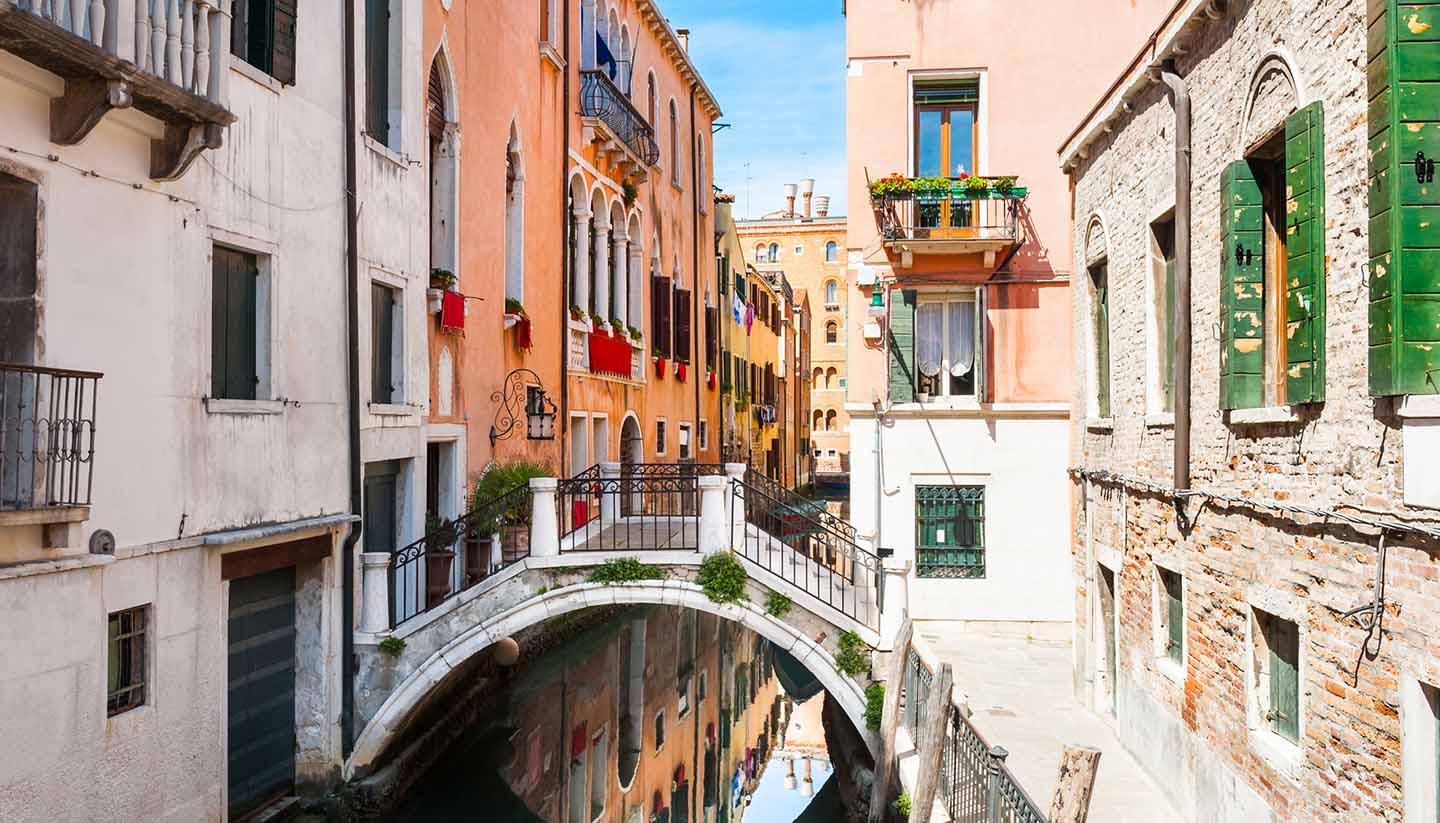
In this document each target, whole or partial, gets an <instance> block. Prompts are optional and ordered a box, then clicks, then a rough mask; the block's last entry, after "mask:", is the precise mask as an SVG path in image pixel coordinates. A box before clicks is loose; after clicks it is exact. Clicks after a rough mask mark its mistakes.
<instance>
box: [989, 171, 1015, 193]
mask: <svg viewBox="0 0 1440 823" xmlns="http://www.w3.org/2000/svg"><path fill="white" fill-rule="evenodd" d="M990 190H991V191H993V192H996V193H997V194H1009V193H1010V192H1012V191H1014V190H1015V178H1014V177H1011V176H1009V175H1006V176H1004V177H996V178H994V179H992V180H991V181H990Z"/></svg>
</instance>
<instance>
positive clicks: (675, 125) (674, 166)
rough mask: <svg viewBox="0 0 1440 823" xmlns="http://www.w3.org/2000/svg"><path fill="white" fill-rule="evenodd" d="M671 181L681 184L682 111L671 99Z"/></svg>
mask: <svg viewBox="0 0 1440 823" xmlns="http://www.w3.org/2000/svg"><path fill="white" fill-rule="evenodd" d="M670 182H671V183H673V184H675V185H676V186H679V185H680V113H679V111H678V110H677V109H676V108H675V101H674V100H671V101H670Z"/></svg>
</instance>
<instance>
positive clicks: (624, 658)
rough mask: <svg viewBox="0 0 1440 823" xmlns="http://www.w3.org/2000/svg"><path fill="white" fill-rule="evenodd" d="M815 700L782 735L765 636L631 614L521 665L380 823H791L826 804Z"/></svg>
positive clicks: (788, 715) (690, 615)
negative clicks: (790, 739) (814, 800)
mask: <svg viewBox="0 0 1440 823" xmlns="http://www.w3.org/2000/svg"><path fill="white" fill-rule="evenodd" d="M821 700H823V697H819V698H814V699H813V700H811V701H810V702H809V703H807V704H805V705H804V706H802V707H800V708H801V713H800V715H799V716H796V717H794V718H793V720H794V721H795V722H794V723H792V712H793V711H794V710H795V708H796V707H795V706H794V704H793V702H792V701H791V700H790V699H789V698H788V697H786V696H785V694H784V691H783V689H782V688H781V687H780V685H779V683H778V681H777V679H776V677H775V669H774V650H773V649H772V647H771V646H770V644H769V643H768V642H766V641H765V640H764V639H763V638H761V637H759V636H758V635H756V634H754V633H752V632H750V631H748V630H746V629H744V628H743V627H741V626H739V625H738V624H734V623H729V622H726V621H723V620H720V619H719V618H716V617H714V616H713V615H707V614H702V613H697V612H694V611H690V610H687V609H675V608H667V607H649V608H640V609H635V610H633V611H629V612H626V613H625V614H624V615H623V616H621V617H619V618H617V619H614V620H611V621H610V622H608V623H606V624H604V625H602V626H599V627H597V628H595V629H592V630H591V631H589V632H587V633H585V634H583V635H581V636H580V637H578V638H576V639H575V640H572V641H570V642H568V643H567V644H565V645H564V646H563V647H561V648H559V649H556V650H554V651H551V652H548V653H546V654H544V655H543V656H540V657H537V658H532V659H529V660H526V661H522V664H521V667H520V668H519V669H518V670H517V671H515V673H514V675H513V677H512V678H511V679H510V680H509V681H508V682H507V683H506V684H505V687H504V692H503V694H502V695H500V697H499V699H498V700H495V701H494V705H495V706H496V707H497V710H496V711H495V712H493V713H491V714H490V715H489V716H487V717H486V718H485V720H484V721H482V723H481V725H480V726H478V727H476V728H473V729H470V730H468V731H467V732H466V733H465V734H464V735H463V736H462V737H461V739H460V740H461V742H460V743H458V744H457V745H456V746H455V747H454V748H453V749H452V750H451V751H450V752H447V753H446V755H445V756H443V757H442V758H441V759H440V764H441V765H439V766H437V767H436V768H434V769H432V770H431V771H430V772H429V773H428V774H426V775H425V776H424V777H422V778H421V780H420V781H419V783H418V784H417V785H416V787H415V789H414V790H413V791H412V792H411V794H410V796H409V797H408V798H407V799H406V800H405V801H404V802H403V803H402V804H401V809H400V810H399V812H398V813H397V814H395V815H393V816H391V817H389V818H388V819H391V820H395V821H400V822H401V823H420V821H426V822H427V823H428V822H429V821H441V820H443V821H461V820H477V821H479V820H483V821H486V823H491V822H492V821H495V822H496V823H500V822H502V821H517V823H518V821H526V822H527V823H528V821H545V823H598V822H599V821H614V823H646V821H649V822H650V823H689V821H692V820H693V821H698V823H732V822H733V823H738V822H739V821H741V820H746V821H752V823H790V821H793V820H795V819H797V816H798V815H799V814H800V813H801V812H802V811H804V810H805V809H806V807H807V806H809V805H810V801H811V797H810V795H811V794H812V793H818V794H817V796H829V795H833V791H826V790H828V789H831V788H832V785H831V784H832V783H833V781H827V778H828V776H829V775H830V765H829V763H828V761H827V760H826V759H825V755H824V737H823V732H820V731H818V730H819V726H820V724H819V719H818V718H819V714H818V711H819V710H818V706H819V704H820V702H821ZM487 702H488V701H487ZM812 706H813V707H814V708H813V709H812ZM812 713H813V719H809V718H808V715H809V714H812ZM787 728H803V729H805V730H806V732H805V733H804V734H802V735H801V736H802V737H804V738H805V743H804V745H803V746H801V747H799V748H786V747H785V745H784V742H785V737H786V730H787ZM817 734H818V738H817ZM817 740H818V742H817ZM794 769H800V770H802V771H804V774H805V775H808V776H809V778H810V781H811V782H810V783H809V785H808V786H807V785H806V784H805V783H804V782H803V781H804V775H802V776H801V777H799V778H798V781H799V782H797V779H796V778H795V777H794V775H795V774H797V772H795V771H793V770H794ZM807 769H808V771H805V770H807ZM787 784H788V785H790V786H793V787H795V788H793V789H787V788H786V786H787ZM822 785H824V786H825V789H826V790H822V789H821V786H822ZM816 812H817V809H815V808H811V809H810V813H811V815H812V816H813V815H814V814H815V813H816ZM806 819H807V820H808V819H812V817H811V816H807V817H806ZM813 819H825V820H838V819H839V815H838V811H837V812H836V813H835V815H834V816H831V815H828V814H827V815H825V816H823V817H814V818H813Z"/></svg>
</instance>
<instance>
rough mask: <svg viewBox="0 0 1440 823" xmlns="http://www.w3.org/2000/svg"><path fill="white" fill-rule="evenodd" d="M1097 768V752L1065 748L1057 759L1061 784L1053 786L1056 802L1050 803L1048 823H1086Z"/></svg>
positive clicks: (1098, 762)
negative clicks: (1058, 760)
mask: <svg viewBox="0 0 1440 823" xmlns="http://www.w3.org/2000/svg"><path fill="white" fill-rule="evenodd" d="M1099 768H1100V750H1099V749H1092V748H1090V747H1089V746H1066V747H1065V751H1064V752H1062V753H1061V755H1060V782H1058V783H1057V784H1055V798H1054V799H1053V800H1052V801H1051V802H1050V815H1049V820H1050V823H1085V821H1086V820H1087V819H1088V818H1089V817H1090V796H1091V795H1092V794H1093V793H1094V791H1095V772H1096V771H1097V770H1098V769H1099Z"/></svg>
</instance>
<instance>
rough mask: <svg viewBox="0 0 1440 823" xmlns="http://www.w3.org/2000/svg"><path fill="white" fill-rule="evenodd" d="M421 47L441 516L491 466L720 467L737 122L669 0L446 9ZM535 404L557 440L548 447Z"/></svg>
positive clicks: (433, 460) (428, 19)
mask: <svg viewBox="0 0 1440 823" xmlns="http://www.w3.org/2000/svg"><path fill="white" fill-rule="evenodd" d="M567 10H568V15H569V16H568V19H566V17H565V15H566V12H567ZM423 39H424V47H425V54H426V59H427V67H426V72H427V74H426V79H425V89H426V95H427V107H426V115H427V116H426V118H425V122H424V123H423V128H424V131H425V133H426V135H427V140H426V143H425V144H426V146H427V147H428V152H427V156H426V157H425V158H424V164H425V166H426V167H427V169H428V173H429V180H430V217H429V226H430V239H429V250H428V251H429V260H430V268H431V270H432V273H434V274H435V275H436V276H435V277H434V278H433V282H432V284H431V285H432V287H433V288H432V289H431V291H430V292H429V299H428V301H427V302H428V306H427V308H428V311H429V314H430V315H431V316H430V317H429V332H428V338H429V365H430V396H431V408H430V415H429V417H428V418H427V420H426V426H425V439H426V442H427V449H428V463H429V465H428V472H427V480H428V481H429V484H428V486H427V497H426V503H427V513H428V514H431V515H436V516H439V517H453V516H455V515H456V514H458V513H459V512H460V511H461V510H462V508H463V506H464V499H465V496H466V495H465V490H466V489H467V488H468V486H469V483H470V481H471V479H472V478H473V477H474V476H475V475H477V474H479V473H481V472H482V471H483V470H484V469H485V468H486V467H487V466H489V465H491V464H492V463H494V462H495V461H501V462H507V461H512V460H515V459H520V458H526V459H531V460H536V461H539V462H542V463H547V464H549V465H551V466H553V467H555V468H556V469H558V470H560V471H562V472H565V473H567V474H568V473H573V472H576V471H580V470H583V469H585V468H587V467H589V466H591V465H593V464H595V463H597V462H602V461H606V460H620V459H622V458H623V459H624V460H625V461H628V462H646V461H661V462H669V461H676V460H698V461H704V460H709V461H711V462H713V461H714V460H715V459H717V455H718V450H717V449H716V448H715V446H714V444H712V443H711V442H710V436H709V433H710V431H712V430H713V428H714V426H715V423H716V417H717V414H718V408H719V403H718V381H716V382H717V385H714V386H711V385H709V382H710V381H707V380H706V377H707V373H708V371H709V370H710V369H712V368H713V365H712V364H710V363H708V362H706V357H705V352H704V350H703V348H702V347H701V345H700V339H701V338H700V335H701V334H702V333H703V315H702V312H703V310H704V307H705V306H707V305H713V303H714V298H713V294H712V293H711V290H712V289H713V280H714V278H713V277H712V276H710V275H709V274H708V273H709V272H710V271H711V270H712V269H711V267H712V266H713V265H714V260H713V255H712V254H711V253H710V252H709V251H708V243H709V240H708V238H709V237H710V236H711V234H710V233H711V228H710V227H711V225H712V224H711V219H712V213H713V207H712V206H711V204H710V202H709V196H708V194H709V185H710V184H709V181H710V179H711V161H710V155H709V153H708V150H709V147H708V145H707V144H708V138H709V134H710V123H711V122H712V120H713V119H714V118H715V117H716V116H718V114H719V109H718V107H717V105H716V103H715V100H714V98H713V96H712V95H711V93H710V91H709V89H708V88H707V87H706V86H705V83H704V80H703V79H701V78H700V76H699V74H698V72H697V71H696V69H695V67H694V65H693V64H692V63H691V62H690V60H689V58H688V57H687V56H686V53H685V47H686V42H687V34H686V33H685V32H684V31H683V30H681V31H676V30H675V29H673V28H671V27H670V24H669V23H668V22H667V21H666V20H665V18H664V17H663V16H662V15H661V13H660V11H659V9H658V8H657V6H656V4H655V3H654V2H652V0H616V1H615V2H608V3H607V2H597V0H585V2H580V3H573V4H572V3H561V2H559V0H540V2H531V3H506V4H500V5H497V6H493V7H489V6H487V7H486V8H485V9H484V10H483V12H481V11H472V10H471V8H470V6H469V5H467V4H463V3H453V2H449V1H448V0H430V2H429V3H428V4H427V6H426V13H425V23H424V33H423ZM415 81H416V82H417V83H418V82H420V78H418V77H416V78H415ZM447 275H453V276H454V277H453V284H452V283H451V282H448V280H449V279H448V278H447ZM542 396H543V399H541V398H542ZM527 403H538V404H540V405H541V406H544V407H545V408H546V409H547V410H550V411H553V412H554V414H555V425H554V439H550V440H546V439H532V438H530V436H529V434H528V432H527V427H526V416H525V411H526V408H527Z"/></svg>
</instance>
